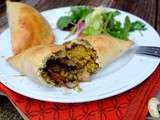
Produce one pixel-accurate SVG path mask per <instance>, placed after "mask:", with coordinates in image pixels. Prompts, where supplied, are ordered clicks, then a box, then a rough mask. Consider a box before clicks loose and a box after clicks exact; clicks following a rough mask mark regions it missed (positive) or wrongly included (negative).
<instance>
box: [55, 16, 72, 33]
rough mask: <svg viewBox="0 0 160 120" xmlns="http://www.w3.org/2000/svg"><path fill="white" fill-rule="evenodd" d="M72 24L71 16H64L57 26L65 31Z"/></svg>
mask: <svg viewBox="0 0 160 120" xmlns="http://www.w3.org/2000/svg"><path fill="white" fill-rule="evenodd" d="M71 22H72V19H71V18H70V17H69V16H63V17H61V18H60V19H59V20H58V22H57V26H58V28H59V29H61V30H63V29H64V28H66V27H67V26H68V25H69V24H71Z"/></svg>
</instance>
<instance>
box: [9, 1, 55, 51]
mask: <svg viewBox="0 0 160 120" xmlns="http://www.w3.org/2000/svg"><path fill="white" fill-rule="evenodd" d="M7 14H8V22H9V26H10V30H11V39H12V50H13V53H14V54H18V53H20V52H21V51H23V50H25V49H27V48H29V47H32V46H35V45H45V44H50V43H53V41H54V35H53V32H52V28H51V26H50V25H49V23H48V22H47V21H46V20H45V19H44V18H43V16H42V15H41V14H40V13H39V12H38V11H37V10H36V9H34V8H33V7H31V6H29V5H27V4H24V3H20V2H10V1H7Z"/></svg>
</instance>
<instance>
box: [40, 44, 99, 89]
mask: <svg viewBox="0 0 160 120" xmlns="http://www.w3.org/2000/svg"><path fill="white" fill-rule="evenodd" d="M96 59H97V56H96V51H95V50H94V49H92V48H90V47H86V46H85V45H83V44H76V43H70V42H68V43H66V49H65V50H62V51H59V52H57V53H54V54H53V55H52V56H51V57H50V58H49V59H48V60H47V62H46V65H45V67H44V68H42V69H41V76H42V77H43V78H44V79H45V80H46V82H48V83H49V84H52V85H55V86H66V87H69V88H74V87H76V86H77V85H78V84H79V82H80V81H87V80H89V77H90V75H91V74H93V73H95V72H96V71H97V69H98V68H99V65H98V64H97V63H96Z"/></svg>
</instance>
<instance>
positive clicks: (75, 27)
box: [57, 6, 146, 40]
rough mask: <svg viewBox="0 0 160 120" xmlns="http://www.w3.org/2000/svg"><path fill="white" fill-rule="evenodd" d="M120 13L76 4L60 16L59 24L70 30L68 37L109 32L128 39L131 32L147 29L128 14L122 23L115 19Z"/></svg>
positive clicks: (63, 28)
mask: <svg viewBox="0 0 160 120" xmlns="http://www.w3.org/2000/svg"><path fill="white" fill-rule="evenodd" d="M120 14H121V13H120V12H119V11H108V10H106V9H105V8H102V7H97V8H92V7H88V6H74V7H71V9H70V12H69V14H68V15H67V16H62V17H60V18H59V20H58V22H57V26H58V28H59V29H61V30H69V31H70V34H69V35H68V37H69V36H70V35H73V34H78V35H99V34H109V35H111V36H113V37H116V38H119V39H122V40H128V37H129V33H130V32H134V31H143V30H146V27H145V24H144V23H142V22H140V21H134V22H131V20H130V18H129V17H128V16H126V17H125V21H124V23H123V24H122V23H121V22H120V21H118V20H116V19H115V17H116V16H118V15H120Z"/></svg>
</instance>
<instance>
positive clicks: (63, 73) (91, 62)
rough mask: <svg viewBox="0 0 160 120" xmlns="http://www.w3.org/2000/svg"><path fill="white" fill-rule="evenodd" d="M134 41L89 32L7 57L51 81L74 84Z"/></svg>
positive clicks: (30, 73) (24, 70) (29, 72)
mask: <svg viewBox="0 0 160 120" xmlns="http://www.w3.org/2000/svg"><path fill="white" fill-rule="evenodd" d="M132 44H133V42H132V41H130V40H128V41H122V40H117V39H116V38H113V37H110V36H106V35H98V36H86V37H80V38H77V39H75V40H72V41H69V42H66V43H64V44H63V45H48V46H35V47H32V48H29V49H27V50H25V51H24V52H22V53H20V54H18V55H16V56H13V57H10V58H9V59H8V60H7V61H8V62H9V63H10V64H11V65H12V66H13V67H14V68H16V69H18V70H19V71H20V72H22V73H23V74H26V75H28V76H31V77H32V78H36V79H39V80H40V81H43V82H44V83H46V84H48V85H55V86H67V87H69V88H73V87H75V86H77V85H78V84H79V82H80V81H86V80H89V78H90V76H91V75H92V74H95V73H96V72H97V71H98V69H99V68H102V67H104V66H105V65H107V64H109V63H111V62H112V61H113V60H115V59H116V58H118V57H119V56H121V55H123V54H124V53H125V52H126V51H127V50H128V49H129V48H130V46H131V45H132Z"/></svg>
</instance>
